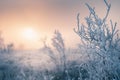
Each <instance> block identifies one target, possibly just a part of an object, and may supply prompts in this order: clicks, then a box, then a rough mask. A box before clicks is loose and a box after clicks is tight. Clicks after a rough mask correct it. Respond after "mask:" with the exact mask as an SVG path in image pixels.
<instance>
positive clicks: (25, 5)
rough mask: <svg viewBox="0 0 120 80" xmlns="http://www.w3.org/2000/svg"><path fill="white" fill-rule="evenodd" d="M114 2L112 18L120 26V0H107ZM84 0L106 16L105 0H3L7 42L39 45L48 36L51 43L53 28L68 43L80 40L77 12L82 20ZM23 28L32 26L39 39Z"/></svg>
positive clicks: (0, 20)
mask: <svg viewBox="0 0 120 80" xmlns="http://www.w3.org/2000/svg"><path fill="white" fill-rule="evenodd" d="M108 2H109V3H111V4H112V7H111V11H110V15H109V19H112V20H113V21H116V22H117V23H118V28H120V26H119V25H120V15H119V14H120V10H119V8H120V0H108ZM85 3H89V4H90V5H92V6H93V7H96V8H95V9H96V11H97V13H98V14H99V16H101V17H103V15H105V12H106V7H105V4H104V2H103V0H0V30H2V33H3V37H4V39H5V42H6V43H9V42H13V43H14V44H15V45H16V47H17V48H18V47H21V46H24V47H25V48H39V47H41V45H42V39H44V38H45V37H47V41H48V44H50V43H49V42H50V38H51V37H52V36H53V33H54V30H55V29H57V30H59V31H60V32H61V33H62V34H63V37H64V40H65V42H66V44H67V46H70V47H72V46H75V45H76V44H77V43H79V42H80V40H79V37H78V36H77V35H76V34H75V33H74V31H73V28H75V27H76V25H77V24H76V22H77V21H76V15H77V13H78V12H80V16H81V18H80V19H81V22H83V23H84V17H85V16H87V15H88V12H89V11H88V9H87V7H86V6H85ZM24 28H33V29H34V31H36V33H37V35H38V36H39V37H38V38H37V39H36V40H34V41H33V40H27V39H25V38H24V37H23V35H22V33H23V30H24Z"/></svg>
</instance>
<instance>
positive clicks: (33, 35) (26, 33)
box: [22, 27, 38, 41]
mask: <svg viewBox="0 0 120 80" xmlns="http://www.w3.org/2000/svg"><path fill="white" fill-rule="evenodd" d="M22 36H23V37H24V39H26V40H29V41H36V40H37V39H38V33H37V31H35V30H34V29H33V28H31V27H28V28H25V29H24V30H23V34H22Z"/></svg>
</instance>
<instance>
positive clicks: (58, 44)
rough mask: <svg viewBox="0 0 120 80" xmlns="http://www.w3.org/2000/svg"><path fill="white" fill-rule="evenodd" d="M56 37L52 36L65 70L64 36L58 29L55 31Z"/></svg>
mask: <svg viewBox="0 0 120 80" xmlns="http://www.w3.org/2000/svg"><path fill="white" fill-rule="evenodd" d="M54 34H55V35H54V37H53V38H52V45H53V46H54V47H55V49H56V50H57V52H58V53H59V55H60V65H62V66H61V68H62V69H63V71H65V69H66V55H65V44H64V41H63V38H62V35H61V33H60V32H59V31H58V30H56V31H55V32H54Z"/></svg>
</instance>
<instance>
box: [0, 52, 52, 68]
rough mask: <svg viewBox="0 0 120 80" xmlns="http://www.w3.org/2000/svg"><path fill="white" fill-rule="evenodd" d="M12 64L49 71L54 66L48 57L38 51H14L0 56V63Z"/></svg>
mask: <svg viewBox="0 0 120 80" xmlns="http://www.w3.org/2000/svg"><path fill="white" fill-rule="evenodd" d="M1 61H2V63H3V62H9V63H10V62H14V63H15V65H17V66H19V67H31V68H34V69H39V70H43V69H48V70H49V69H51V68H53V67H54V64H53V63H52V61H51V60H50V57H49V56H47V55H46V54H44V53H42V52H41V51H39V50H36V51H14V52H13V53H3V54H0V62H1ZM10 64H11V63H10Z"/></svg>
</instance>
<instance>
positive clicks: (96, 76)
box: [74, 0, 120, 80]
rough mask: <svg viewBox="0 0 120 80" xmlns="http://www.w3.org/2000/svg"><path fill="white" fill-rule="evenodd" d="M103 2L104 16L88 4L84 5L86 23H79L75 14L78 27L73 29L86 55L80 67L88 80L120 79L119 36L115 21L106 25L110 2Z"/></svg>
mask: <svg viewBox="0 0 120 80" xmlns="http://www.w3.org/2000/svg"><path fill="white" fill-rule="evenodd" d="M104 3H105V5H106V7H107V12H106V15H105V17H104V18H100V17H99V16H98V15H97V14H96V12H95V9H94V8H92V7H91V6H90V5H88V4H86V6H87V7H88V9H89V11H90V13H89V16H87V17H86V18H85V20H86V25H84V24H80V21H79V14H78V15H77V21H78V23H77V24H78V28H77V29H74V31H75V33H76V34H77V35H79V37H80V38H81V42H82V45H81V46H80V48H82V49H84V51H85V52H84V54H87V55H88V57H86V58H87V61H86V62H83V63H82V65H81V67H84V68H85V69H86V70H87V72H88V73H89V75H90V76H89V80H120V50H119V49H120V38H119V35H118V30H117V29H116V26H117V23H113V21H112V20H110V25H108V23H107V17H108V15H109V12H110V8H111V4H109V3H108V2H107V1H106V0H104Z"/></svg>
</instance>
